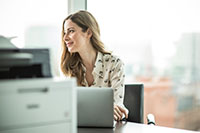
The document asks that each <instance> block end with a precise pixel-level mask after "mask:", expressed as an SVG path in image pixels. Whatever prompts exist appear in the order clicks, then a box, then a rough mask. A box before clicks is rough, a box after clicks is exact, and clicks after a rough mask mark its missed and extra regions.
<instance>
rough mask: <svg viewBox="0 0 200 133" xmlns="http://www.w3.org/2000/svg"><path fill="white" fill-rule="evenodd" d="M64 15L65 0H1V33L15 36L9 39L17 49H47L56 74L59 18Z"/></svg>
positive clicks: (59, 42) (59, 37)
mask: <svg viewBox="0 0 200 133" xmlns="http://www.w3.org/2000/svg"><path fill="white" fill-rule="evenodd" d="M67 15H68V2H67V0H59V1H56V0H1V1H0V17H1V22H0V29H1V30H0V35H1V36H4V37H14V38H13V39H12V40H11V42H12V43H13V44H14V45H15V46H17V47H18V48H49V49H50V52H51V64H52V73H53V74H55V75H58V74H59V72H58V58H59V53H58V52H59V48H60V45H61V28H62V21H63V19H64V18H65V17H67ZM55 48H56V49H55Z"/></svg>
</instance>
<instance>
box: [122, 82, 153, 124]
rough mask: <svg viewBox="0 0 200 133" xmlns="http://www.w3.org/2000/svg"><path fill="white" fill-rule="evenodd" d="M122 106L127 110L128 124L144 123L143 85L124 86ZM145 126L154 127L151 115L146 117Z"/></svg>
mask: <svg viewBox="0 0 200 133" xmlns="http://www.w3.org/2000/svg"><path fill="white" fill-rule="evenodd" d="M124 105H125V106H126V108H127V109H128V110H129V114H128V119H127V121H129V122H136V123H143V122H144V85H143V84H125V97H124ZM147 124H148V125H155V118H154V115H153V114H148V115H147Z"/></svg>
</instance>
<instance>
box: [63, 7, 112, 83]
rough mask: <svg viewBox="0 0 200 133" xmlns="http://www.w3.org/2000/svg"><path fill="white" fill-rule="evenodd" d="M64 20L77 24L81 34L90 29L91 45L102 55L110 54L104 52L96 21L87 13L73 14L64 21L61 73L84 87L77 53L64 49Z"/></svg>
mask: <svg viewBox="0 0 200 133" xmlns="http://www.w3.org/2000/svg"><path fill="white" fill-rule="evenodd" d="M66 20H71V21H72V22H73V23H75V24H77V25H78V26H79V27H80V28H81V29H82V31H83V32H86V31H87V29H90V30H91V32H92V36H91V38H90V41H91V44H92V46H93V48H94V49H95V50H96V51H99V52H102V53H103V54H110V52H109V51H106V50H105V47H104V44H103V42H102V41H101V40H100V29H99V25H98V23H97V21H96V19H95V18H94V17H93V15H92V14H91V13H89V12H88V11H83V10H81V11H78V12H76V13H74V14H70V15H69V16H68V17H67V18H65V19H64V21H63V25H62V54H61V64H60V66H61V71H62V72H63V74H64V75H66V76H69V77H76V79H77V85H78V86H85V84H84V83H83V80H84V70H83V67H82V60H81V57H80V55H79V53H77V52H76V53H70V52H69V50H68V48H67V47H66V44H65V41H64V39H63V37H64V24H65V21H66Z"/></svg>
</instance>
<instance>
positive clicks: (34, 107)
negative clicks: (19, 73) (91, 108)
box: [0, 78, 77, 133]
mask: <svg viewBox="0 0 200 133" xmlns="http://www.w3.org/2000/svg"><path fill="white" fill-rule="evenodd" d="M76 132H77V109H76V82H75V79H53V78H37V79H17V80H16V79H15V80H1V81H0V133H76Z"/></svg>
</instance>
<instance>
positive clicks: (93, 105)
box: [77, 87, 114, 128]
mask: <svg viewBox="0 0 200 133" xmlns="http://www.w3.org/2000/svg"><path fill="white" fill-rule="evenodd" d="M77 99H78V100H77V102H78V107H77V112H78V115H77V117H78V127H111V128H112V127H114V119H113V89H112V88H98V87H77Z"/></svg>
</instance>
